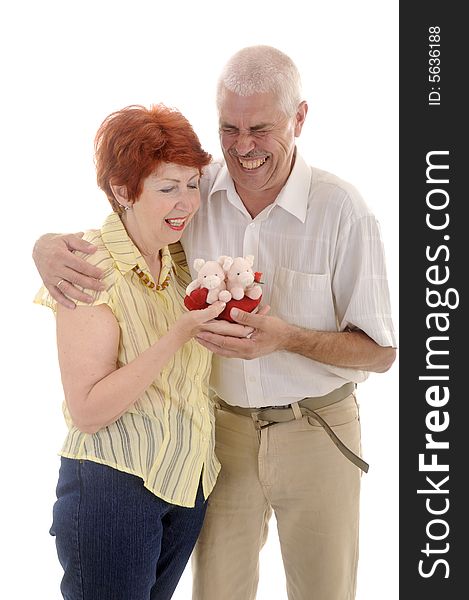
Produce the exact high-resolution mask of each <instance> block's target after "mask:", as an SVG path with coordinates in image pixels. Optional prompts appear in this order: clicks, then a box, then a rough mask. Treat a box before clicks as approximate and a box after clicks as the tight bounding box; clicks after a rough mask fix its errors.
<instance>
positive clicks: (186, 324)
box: [169, 300, 226, 344]
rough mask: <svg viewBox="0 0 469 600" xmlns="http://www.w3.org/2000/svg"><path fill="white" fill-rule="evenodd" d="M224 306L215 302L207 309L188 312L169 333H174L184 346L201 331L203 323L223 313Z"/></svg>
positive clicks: (222, 303)
mask: <svg viewBox="0 0 469 600" xmlns="http://www.w3.org/2000/svg"><path fill="white" fill-rule="evenodd" d="M225 306H226V303H225V302H221V301H220V300H217V301H216V302H214V303H213V304H211V305H210V306H208V307H207V308H203V309H201V310H189V311H187V312H185V313H184V314H183V315H182V316H181V317H179V319H178V320H177V321H176V323H174V325H172V327H171V328H170V330H169V331H170V333H171V332H172V333H174V334H175V335H176V336H177V337H178V339H180V340H181V341H182V343H183V344H185V343H186V342H187V341H189V340H190V339H191V338H193V337H195V336H196V335H197V334H198V333H199V332H200V331H202V329H203V326H204V325H205V323H208V322H209V321H212V320H213V319H216V317H218V315H219V314H221V313H222V312H223V311H224V309H225Z"/></svg>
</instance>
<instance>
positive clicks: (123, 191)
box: [110, 183, 132, 208]
mask: <svg viewBox="0 0 469 600" xmlns="http://www.w3.org/2000/svg"><path fill="white" fill-rule="evenodd" d="M110 188H111V190H112V193H113V194H114V198H115V199H116V200H117V202H118V203H119V204H120V205H121V206H123V207H124V208H125V207H126V206H129V207H130V206H132V203H131V202H129V195H128V193H127V186H125V185H114V184H112V183H111V184H110Z"/></svg>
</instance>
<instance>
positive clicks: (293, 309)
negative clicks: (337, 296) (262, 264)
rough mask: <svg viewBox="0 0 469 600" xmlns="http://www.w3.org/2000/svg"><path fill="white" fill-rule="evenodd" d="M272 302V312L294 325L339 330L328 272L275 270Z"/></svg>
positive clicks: (283, 268)
mask: <svg viewBox="0 0 469 600" xmlns="http://www.w3.org/2000/svg"><path fill="white" fill-rule="evenodd" d="M270 305H271V313H270V314H272V315H273V316H277V317H280V318H281V319H284V320H285V321H287V322H288V323H291V324H293V325H298V326H300V327H305V328H307V329H315V330H321V331H337V319H336V316H335V311H334V302H333V298H332V290H331V281H330V276H329V274H328V273H302V272H300V271H293V270H291V269H286V268H285V267H278V268H277V269H276V270H275V275H274V281H273V286H272V294H271V301H270Z"/></svg>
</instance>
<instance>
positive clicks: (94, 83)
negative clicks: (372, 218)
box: [0, 0, 398, 600]
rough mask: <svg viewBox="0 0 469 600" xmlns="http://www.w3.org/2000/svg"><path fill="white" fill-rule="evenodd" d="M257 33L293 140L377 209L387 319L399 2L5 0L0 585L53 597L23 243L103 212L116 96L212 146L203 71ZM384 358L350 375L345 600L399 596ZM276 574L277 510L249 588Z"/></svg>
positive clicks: (41, 338) (394, 284)
mask: <svg viewBox="0 0 469 600" xmlns="http://www.w3.org/2000/svg"><path fill="white" fill-rule="evenodd" d="M253 44H270V45H273V46H276V47H278V48H279V49H281V50H283V51H284V52H286V53H287V54H289V55H290V56H291V57H292V58H293V60H294V61H295V62H296V63H297V65H298V67H299V69H300V72H301V73H302V77H303V88H304V97H305V99H307V100H308V101H309V113H308V117H307V121H306V125H305V127H304V128H303V133H302V135H301V137H300V138H299V140H298V146H299V149H300V151H301V152H302V154H303V155H304V156H305V158H306V159H307V161H308V162H310V163H311V164H314V165H316V166H318V167H320V168H323V169H326V170H329V171H332V172H334V173H335V174H337V175H339V176H340V177H342V178H343V179H346V180H349V181H350V182H352V183H353V184H354V185H355V186H356V187H357V188H358V189H359V190H360V191H361V193H362V195H363V196H364V198H365V200H366V201H367V202H368V204H369V205H370V206H371V207H372V209H373V211H374V212H375V214H376V215H377V217H378V219H379V221H380V223H381V228H382V235H383V239H384V242H385V246H386V254H387V264H388V275H389V281H390V287H391V293H392V304H393V312H394V319H395V323H396V326H397V324H398V313H397V311H398V305H397V297H398V276H397V270H398V151H397V148H398V72H397V70H398V6H397V2H391V1H383V2H379V3H378V2H373V1H371V0H363V1H362V0H355V1H354V2H349V1H346V0H329V1H328V2H319V1H317V0H309V1H307V0H305V1H304V2H303V1H299V0H298V1H297V0H289V1H287V0H285V1H281V2H278V1H275V0H271V1H270V2H269V3H265V2H264V3H247V2H237V3H222V2H220V1H213V2H211V1H210V0H201V1H200V2H191V1H181V0H172V1H171V2H162V1H160V2H157V1H153V2H150V1H144V0H133V1H132V2H130V0H129V1H128V2H122V1H117V0H114V1H110V0H109V1H108V0H102V1H93V2H92V1H86V0H82V2H70V1H65V0H55V1H54V0H42V1H41V2H35V1H34V0H23V1H21V0H17V1H16V2H15V3H14V4H13V3H11V4H10V5H9V6H8V7H7V6H6V4H2V8H0V50H1V56H2V66H1V83H2V90H3V91H2V95H1V97H0V103H1V110H0V126H1V139H2V143H1V144H0V148H1V150H0V151H1V162H0V164H1V169H2V240H3V260H2V263H3V277H2V279H1V283H0V285H1V288H2V293H1V294H0V298H1V319H2V325H3V331H2V340H3V343H2V347H3V357H2V360H1V369H2V377H1V384H2V393H1V403H2V435H1V436H0V444H1V458H2V469H1V481H2V493H1V496H0V503H1V511H0V519H1V521H0V525H1V532H2V534H1V536H0V540H1V541H0V545H1V549H2V556H3V557H4V558H3V560H2V577H1V578H0V597H2V598H5V599H7V598H8V600H16V599H24V598H34V599H35V600H36V599H37V600H59V599H60V597H61V596H60V592H59V580H60V577H61V568H60V566H59V564H58V561H57V557H56V554H55V546H54V542H53V539H52V538H51V537H50V536H49V535H48V528H49V526H50V521H51V508H52V504H53V501H54V498H55V485H56V479H57V469H58V457H57V451H58V449H59V447H60V445H61V443H62V440H63V437H64V433H65V426H64V424H63V422H62V415H61V409H60V406H61V401H62V390H61V384H60V376H59V371H58V367H57V359H56V349H55V328H54V319H53V316H52V313H51V312H50V311H49V310H47V309H45V308H43V307H39V306H37V305H33V303H32V299H33V296H34V294H35V292H36V290H37V289H38V287H39V285H40V280H39V276H38V274H37V273H36V271H35V269H34V265H33V262H32V259H31V250H32V246H33V243H34V241H35V239H36V238H37V237H38V236H39V235H41V234H42V233H44V232H47V231H62V232H71V231H79V230H83V229H87V228H93V227H98V226H99V225H100V224H101V222H102V220H103V218H104V217H105V216H106V215H107V213H108V212H109V205H108V203H107V200H106V198H105V196H104V194H103V193H102V192H100V191H99V190H98V189H97V186H96V183H95V174H94V166H93V156H92V153H93V137H94V134H95V132H96V130H97V128H98V126H99V124H100V123H101V121H102V119H103V118H104V117H105V116H106V115H107V114H109V113H110V112H112V111H114V110H117V109H120V108H123V107H124V106H127V105H129V104H144V105H149V104H151V103H154V102H164V103H165V104H167V105H170V106H175V107H177V108H179V109H180V110H181V111H182V112H183V113H184V114H185V115H186V116H187V117H188V119H189V120H190V121H191V122H192V124H193V126H194V129H195V130H196V132H197V133H198V134H199V137H200V139H201V141H202V144H203V145H204V147H205V148H206V149H207V150H208V151H210V152H211V153H212V154H213V155H214V156H219V155H220V151H219V144H218V136H217V118H216V111H215V102H214V94H215V83H216V78H217V75H218V73H219V71H220V69H221V67H222V65H223V64H224V62H225V61H226V60H227V59H228V58H229V57H230V56H231V54H233V53H234V52H235V51H237V50H238V49H240V48H241V47H243V46H248V45H253ZM397 374H398V366H397V364H395V365H394V366H393V368H392V369H391V371H389V372H388V373H385V374H381V375H371V376H370V378H369V379H368V381H367V382H365V383H363V384H362V385H361V386H360V388H359V400H360V405H361V421H362V434H363V453H364V457H365V459H366V460H368V461H369V462H370V463H371V468H370V472H369V473H368V474H367V475H365V476H363V478H362V482H363V487H362V509H361V546H360V547H361V550H360V565H359V578H358V593H357V600H376V598H380V600H396V599H397V598H398V384H397V380H398V377H397ZM190 588H191V574H190V566H188V567H187V569H186V571H185V573H184V575H183V578H182V580H181V582H180V584H179V586H178V589H177V591H176V593H175V595H174V600H189V599H190ZM284 590H285V584H284V575H283V567H282V563H281V556H280V551H279V547H278V539H277V535H276V528H275V520H274V519H272V521H271V530H270V535H269V539H268V542H267V544H266V546H265V548H264V549H263V551H262V554H261V577H260V585H259V592H258V600H285V599H286V593H285V591H284ZM311 598H312V599H313V598H314V592H313V591H312V596H311ZM220 600H227V599H223V598H221V599H220ZM317 600H321V599H317Z"/></svg>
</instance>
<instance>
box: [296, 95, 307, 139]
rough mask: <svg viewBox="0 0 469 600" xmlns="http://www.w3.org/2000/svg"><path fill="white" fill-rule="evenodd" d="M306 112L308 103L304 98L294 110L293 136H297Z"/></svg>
mask: <svg viewBox="0 0 469 600" xmlns="http://www.w3.org/2000/svg"><path fill="white" fill-rule="evenodd" d="M307 114H308V103H307V102H306V100H303V102H300V103H299V105H298V108H297V110H296V115H295V137H299V136H300V133H301V130H302V129H303V125H304V122H305V120H306V115H307Z"/></svg>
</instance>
